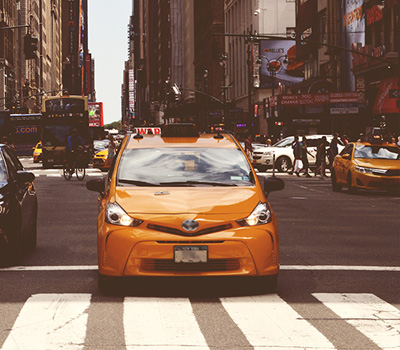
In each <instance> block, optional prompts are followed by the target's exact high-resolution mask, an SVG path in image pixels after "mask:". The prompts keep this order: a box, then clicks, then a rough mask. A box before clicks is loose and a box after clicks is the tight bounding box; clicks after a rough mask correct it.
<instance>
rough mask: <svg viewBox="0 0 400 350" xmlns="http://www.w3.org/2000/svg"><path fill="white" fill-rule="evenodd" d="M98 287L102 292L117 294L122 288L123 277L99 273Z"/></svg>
mask: <svg viewBox="0 0 400 350" xmlns="http://www.w3.org/2000/svg"><path fill="white" fill-rule="evenodd" d="M97 282H98V287H99V290H100V292H101V293H103V294H105V295H112V294H116V293H118V292H119V291H120V288H121V278H120V277H114V276H106V275H102V274H100V273H99V274H98V277H97Z"/></svg>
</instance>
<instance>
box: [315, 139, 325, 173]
mask: <svg viewBox="0 0 400 350" xmlns="http://www.w3.org/2000/svg"><path fill="white" fill-rule="evenodd" d="M315 165H316V168H315V176H317V175H318V174H321V179H323V178H324V177H326V174H325V166H326V136H323V137H322V139H321V142H320V144H319V145H318V148H317V155H316V158H315Z"/></svg>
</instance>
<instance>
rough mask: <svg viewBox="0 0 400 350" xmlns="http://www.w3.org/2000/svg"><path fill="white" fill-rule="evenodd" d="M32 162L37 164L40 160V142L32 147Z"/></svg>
mask: <svg viewBox="0 0 400 350" xmlns="http://www.w3.org/2000/svg"><path fill="white" fill-rule="evenodd" d="M32 150H33V162H34V163H39V162H40V161H41V160H42V141H39V142H38V143H37V144H36V146H35V147H33V149H32Z"/></svg>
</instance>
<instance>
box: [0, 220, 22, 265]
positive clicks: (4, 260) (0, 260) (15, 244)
mask: <svg viewBox="0 0 400 350" xmlns="http://www.w3.org/2000/svg"><path fill="white" fill-rule="evenodd" d="M8 232H9V234H7V235H6V241H7V242H6V244H5V245H4V252H3V253H2V254H1V257H0V265H1V266H13V265H17V264H18V263H19V262H20V260H21V257H22V247H21V238H20V237H21V221H16V225H15V227H10V229H9V231H8Z"/></svg>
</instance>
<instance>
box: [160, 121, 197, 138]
mask: <svg viewBox="0 0 400 350" xmlns="http://www.w3.org/2000/svg"><path fill="white" fill-rule="evenodd" d="M161 137H199V132H198V131H197V127H196V125H195V124H193V123H174V124H165V125H164V126H163V128H162V132H161Z"/></svg>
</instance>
